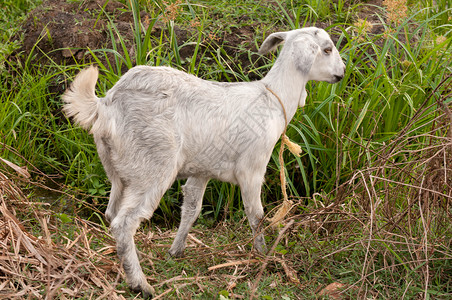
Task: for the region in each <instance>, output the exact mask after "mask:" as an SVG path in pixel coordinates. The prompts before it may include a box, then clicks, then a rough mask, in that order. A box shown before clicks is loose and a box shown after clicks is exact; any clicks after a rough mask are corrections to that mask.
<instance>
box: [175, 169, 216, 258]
mask: <svg viewBox="0 0 452 300" xmlns="http://www.w3.org/2000/svg"><path fill="white" fill-rule="evenodd" d="M208 181H209V179H207V178H197V177H190V178H188V179H187V182H186V183H185V185H184V187H183V192H184V202H183V204H182V218H181V222H180V225H179V229H178V230H177V234H176V238H175V239H174V242H173V244H172V246H171V248H170V250H169V251H168V252H169V254H170V255H171V256H174V257H181V256H182V255H183V252H184V249H185V241H186V240H187V235H188V232H189V231H190V228H191V227H192V226H193V223H194V222H195V221H196V219H197V218H198V216H199V213H200V212H201V207H202V197H203V195H204V191H205V189H206V185H207V182H208Z"/></svg>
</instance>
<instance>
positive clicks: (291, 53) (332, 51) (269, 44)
mask: <svg viewBox="0 0 452 300" xmlns="http://www.w3.org/2000/svg"><path fill="white" fill-rule="evenodd" d="M282 43H284V44H285V45H284V48H283V49H282V51H281V54H280V59H283V60H290V61H288V63H289V64H291V65H293V66H294V67H295V69H296V70H297V71H299V72H301V73H302V74H303V75H305V76H306V77H307V79H308V80H316V81H327V82H329V83H336V82H338V81H340V80H341V79H342V78H343V77H344V72H345V65H344V62H343V61H342V58H341V57H340V55H339V51H338V50H337V49H336V47H335V46H334V44H333V41H332V40H331V38H330V36H329V35H328V33H326V31H325V30H323V29H320V28H316V27H307V28H302V29H296V30H291V31H287V32H275V33H272V34H271V35H269V36H268V37H267V38H266V39H265V41H264V42H263V43H262V46H261V48H260V49H259V53H260V54H266V53H268V52H270V51H272V50H275V49H276V47H277V46H278V45H280V44H282Z"/></svg>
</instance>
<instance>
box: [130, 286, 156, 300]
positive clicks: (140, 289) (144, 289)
mask: <svg viewBox="0 0 452 300" xmlns="http://www.w3.org/2000/svg"><path fill="white" fill-rule="evenodd" d="M130 289H131V290H132V291H133V292H135V293H141V295H142V296H143V299H152V296H153V295H154V294H155V290H154V288H153V287H152V286H151V285H150V284H149V283H144V284H142V285H138V286H133V287H130Z"/></svg>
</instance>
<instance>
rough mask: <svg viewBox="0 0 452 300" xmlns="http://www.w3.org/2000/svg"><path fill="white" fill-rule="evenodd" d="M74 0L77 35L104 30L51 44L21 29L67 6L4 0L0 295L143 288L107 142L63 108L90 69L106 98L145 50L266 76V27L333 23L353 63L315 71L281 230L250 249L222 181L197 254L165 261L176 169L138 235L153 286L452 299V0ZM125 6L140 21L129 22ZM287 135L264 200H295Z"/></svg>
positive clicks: (209, 70)
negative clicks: (95, 1)
mask: <svg viewBox="0 0 452 300" xmlns="http://www.w3.org/2000/svg"><path fill="white" fill-rule="evenodd" d="M46 3H47V2H46ZM67 3H68V5H70V6H68V9H69V8H70V10H69V12H70V13H74V14H76V15H77V17H76V18H75V19H76V22H78V23H77V24H80V26H81V27H80V29H79V31H83V30H84V29H85V28H88V29H89V30H90V32H91V31H92V32H91V33H92V34H93V37H95V36H97V35H95V34H97V33H99V32H100V33H102V34H101V36H103V37H105V38H106V39H105V41H104V43H103V44H99V47H97V48H92V47H90V49H83V51H80V49H71V52H68V49H66V52H63V51H62V49H60V50H56V49H57V48H59V47H62V46H58V45H59V44H58V43H59V41H58V40H55V37H57V36H58V34H57V32H54V31H53V30H54V29H55V28H60V27H62V26H61V24H60V23H57V22H56V21H55V24H56V25H57V26H53V25H55V24H52V22H50V23H46V24H45V25H46V26H45V27H43V28H45V30H41V31H40V32H39V34H38V40H36V39H35V40H30V39H29V38H24V36H25V37H28V36H27V34H28V31H23V30H22V31H21V30H20V26H19V25H20V24H28V25H24V27H26V26H29V27H26V28H28V29H30V28H34V27H37V28H38V27H39V25H40V23H42V20H44V19H45V18H44V13H45V12H52V11H53V8H52V6H51V5H50V4H49V5H50V6H42V11H40V12H39V13H37V12H36V11H35V12H34V13H33V14H29V13H28V12H29V10H30V9H31V8H33V7H34V6H35V5H36V3H34V2H32V1H27V0H23V1H2V2H0V6H1V7H2V8H5V9H0V14H1V17H2V18H1V20H2V23H1V27H2V29H4V30H3V31H2V32H3V33H2V42H1V47H0V55H1V57H0V60H1V63H0V79H1V83H2V84H1V86H0V89H1V92H2V94H1V100H0V102H1V106H0V115H1V116H2V117H1V118H0V139H1V140H0V143H1V144H0V145H1V146H0V157H1V158H2V159H4V160H2V161H0V175H1V180H0V195H1V201H2V203H1V206H0V208H1V211H2V216H1V217H0V236H1V237H2V241H1V247H0V249H1V250H0V251H1V252H0V278H1V279H2V280H1V281H0V297H2V296H5V297H7V298H21V297H25V296H26V295H33V296H31V297H32V298H45V297H46V296H47V297H50V296H54V297H57V298H63V297H66V298H68V297H69V298H79V297H81V298H122V297H124V298H133V297H134V296H135V295H133V294H131V293H129V292H128V291H127V288H126V285H125V284H124V278H123V273H122V270H121V269H120V267H119V265H118V262H117V259H116V257H115V249H114V242H113V240H112V238H111V237H110V236H109V235H108V228H107V226H106V225H105V224H104V223H103V214H102V212H103V211H104V208H105V204H106V196H107V195H108V189H109V183H108V181H107V179H106V177H105V174H104V172H103V169H102V166H101V164H100V162H99V159H98V157H97V156H96V150H95V146H94V144H93V141H92V138H91V137H90V136H89V135H88V134H87V133H86V132H84V131H82V130H81V129H79V128H75V127H73V126H72V125H71V123H70V122H69V121H68V120H66V119H65V118H64V116H63V115H62V114H61V112H60V109H61V100H60V98H59V97H60V95H61V93H62V91H63V90H64V89H65V87H66V86H67V84H68V83H69V82H70V80H71V78H72V77H73V76H74V74H75V73H76V72H77V71H78V70H80V69H81V68H83V67H84V66H85V65H87V64H90V63H91V62H95V63H97V64H99V65H100V69H101V71H102V72H101V76H100V80H99V84H98V92H99V94H103V93H105V91H106V90H107V89H108V88H109V87H111V86H112V85H113V84H114V83H115V82H116V80H117V79H118V78H119V76H120V75H121V74H122V73H124V72H125V71H126V70H127V69H128V68H130V67H131V66H133V65H135V64H149V65H170V66H173V67H175V68H178V69H182V70H185V71H187V72H190V73H193V74H196V75H197V76H199V77H202V78H205V79H210V80H221V81H249V80H256V79H259V78H261V77H262V76H264V75H265V74H266V72H267V71H268V69H269V68H270V67H271V65H272V63H273V61H274V58H275V57H274V56H268V57H259V56H258V55H257V54H256V53H255V51H256V49H257V47H258V46H259V44H260V43H261V42H262V41H263V39H264V38H265V37H266V36H267V35H268V34H269V33H271V32H274V31H277V30H289V29H293V28H298V27H301V26H305V25H312V24H315V25H317V26H322V27H324V28H326V29H327V31H329V32H330V33H331V34H332V36H333V39H334V41H335V42H336V43H337V45H338V48H339V49H340V50H341V55H342V56H343V58H344V61H346V64H347V72H346V76H345V78H344V80H343V81H342V82H341V83H339V84H336V85H329V84H324V83H312V84H309V87H308V93H309V96H308V99H307V105H306V107H304V108H302V109H299V112H298V113H297V114H296V116H295V118H294V120H293V121H292V123H291V126H290V129H289V131H288V135H289V137H291V139H292V140H294V141H296V142H298V143H300V145H301V146H302V149H303V154H302V156H301V157H300V158H293V157H292V156H290V155H289V154H287V156H285V161H286V166H285V168H286V175H287V179H288V191H289V193H290V194H291V195H292V199H293V201H294V203H295V205H294V206H293V208H292V210H291V212H290V215H289V216H288V217H287V219H286V221H285V222H284V223H283V224H282V227H281V228H280V230H273V229H271V228H267V230H266V235H267V239H268V240H267V244H268V245H270V248H272V246H274V247H273V248H272V250H271V252H270V253H269V254H268V255H266V256H262V255H259V254H257V253H255V252H253V251H251V250H252V249H251V241H250V240H251V236H250V233H249V228H248V225H247V222H246V220H245V218H244V214H243V211H242V205H241V199H240V192H239V189H238V188H237V187H233V186H231V185H229V184H224V183H220V182H212V183H210V184H209V187H208V189H207V191H206V195H205V199H204V203H205V206H204V208H203V212H202V215H201V217H200V220H199V221H198V222H197V225H196V226H195V228H194V230H193V231H192V233H191V237H190V238H189V246H188V249H187V253H186V257H185V258H183V259H170V258H168V257H167V255H166V251H167V249H168V247H169V245H170V244H171V241H172V238H173V236H174V233H175V229H174V225H175V224H177V222H178V211H179V209H178V207H179V205H180V201H181V193H180V185H181V183H180V182H177V183H175V185H174V186H173V188H172V189H171V190H170V191H169V192H168V193H167V194H166V195H165V197H164V199H162V202H161V206H160V209H159V211H158V212H157V213H156V215H155V216H154V218H153V219H152V221H151V222H148V223H146V224H144V226H143V228H141V229H140V231H139V233H138V234H137V242H138V244H139V248H140V250H141V251H142V252H143V254H144V256H143V260H142V266H143V267H144V269H145V273H146V274H147V275H148V280H149V282H150V283H151V284H152V285H153V286H154V287H155V288H156V293H157V295H161V297H160V298H161V299H166V298H180V299H217V298H219V299H248V298H256V299H307V298H316V299H317V298H325V299H326V298H332V299H346V298H347V297H349V298H351V299H355V298H360V299H362V298H366V299H367V298H372V299H394V298H405V299H413V298H418V299H427V298H434V299H447V298H450V297H451V296H452V286H451V282H452V277H451V274H452V262H451V258H452V252H451V247H452V226H451V224H450V220H451V216H452V208H451V203H452V201H451V198H452V177H451V175H450V172H451V161H452V159H451V158H452V157H451V156H452V147H451V138H452V131H451V128H450V127H451V124H452V113H451V111H450V102H451V99H452V98H451V94H450V93H451V91H452V89H451V83H452V78H451V75H450V74H451V64H450V56H451V41H452V37H451V33H450V32H451V26H450V19H451V3H450V1H447V0H441V1H436V2H435V3H433V1H428V0H424V1H408V4H407V3H406V2H405V1H398V0H392V1H388V0H386V1H384V2H382V1H367V2H365V1H341V0H338V1H333V2H331V3H330V1H323V0H309V1H273V2H267V1H262V2H258V3H256V2H255V1H248V0H239V1H235V2H234V3H233V5H231V1H208V0H206V1H199V2H193V3H192V2H182V1H176V2H164V1H155V2H154V1H124V6H122V7H120V8H119V10H116V11H113V10H110V8H109V6H108V5H105V6H102V5H101V6H102V8H97V9H88V8H87V7H88V6H89V5H90V4H89V3H92V2H90V1H67ZM171 3H172V4H171ZM46 5H47V4H46ZM139 11H142V13H139ZM27 16H28V21H27V22H25V23H22V21H23V20H25V19H27ZM30 16H32V17H30ZM55 16H56V14H55V15H53V18H54V19H55V18H56V17H55ZM127 16H128V18H129V19H128V20H130V21H131V24H132V26H128V27H127V26H126V27H127V28H129V29H130V30H128V31H126V30H124V29H123V27H122V26H121V23H120V22H119V21H118V20H122V19H123V18H126V17H127ZM77 18H78V19H77ZM71 20H72V19H71ZM90 20H91V21H90ZM67 22H69V19H68V21H67ZM84 22H86V24H90V27H83V24H85V23H84ZM90 22H91V23H90ZM99 24H103V25H102V26H104V27H103V29H102V30H103V31H102V30H101V29H100V27H99V28H98V27H97V26H100V25H99ZM77 28H78V27H77ZM91 29H93V30H91ZM96 30H98V31H96ZM82 33H83V34H85V33H84V32H82ZM86 34H89V33H86ZM77 36H78V35H77V32H72V33H71V35H70V36H68V38H69V37H74V39H76V38H75V37H77ZM60 40H65V39H64V38H60ZM27 42H28V43H29V44H30V47H29V48H27V47H22V46H21V45H23V44H27ZM49 45H50V46H53V47H54V48H53V50H52V49H51V48H46V47H50V46H49ZM78 46H79V45H77V47H78ZM74 47H75V46H74ZM68 53H69V55H68ZM73 53H75V54H74V58H73V57H72V54H73ZM278 148H279V145H277V147H276V148H275V149H276V150H275V153H274V155H273V158H272V160H271V162H270V164H269V167H268V172H267V178H266V182H265V186H264V189H263V202H264V203H265V205H266V211H267V212H270V211H271V209H272V208H274V206H275V204H277V203H279V202H280V199H281V198H282V196H281V191H280V186H279V178H278V170H279V165H278V160H277V150H278ZM7 162H9V164H8V163H7ZM11 163H12V164H11ZM11 166H23V167H26V168H27V170H28V172H29V173H30V174H31V176H28V175H27V173H26V172H25V171H24V169H23V168H18V167H16V168H15V169H16V170H14V169H12V168H11ZM17 172H19V174H22V175H17V174H16V173H17ZM124 291H125V292H124ZM340 292H342V294H339V293H340Z"/></svg>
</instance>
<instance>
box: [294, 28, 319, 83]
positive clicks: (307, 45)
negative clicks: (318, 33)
mask: <svg viewBox="0 0 452 300" xmlns="http://www.w3.org/2000/svg"><path fill="white" fill-rule="evenodd" d="M293 45H294V47H293V48H292V49H293V51H294V52H293V56H294V57H295V64H296V67H297V69H298V70H299V71H301V72H302V73H304V74H308V73H309V71H311V67H312V64H313V63H314V60H315V58H316V56H317V55H318V54H319V53H320V47H319V45H317V43H316V42H314V40H313V39H312V38H311V37H310V36H304V37H300V38H298V39H296V40H295V41H294V43H293Z"/></svg>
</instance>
